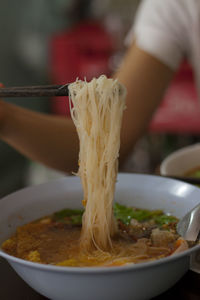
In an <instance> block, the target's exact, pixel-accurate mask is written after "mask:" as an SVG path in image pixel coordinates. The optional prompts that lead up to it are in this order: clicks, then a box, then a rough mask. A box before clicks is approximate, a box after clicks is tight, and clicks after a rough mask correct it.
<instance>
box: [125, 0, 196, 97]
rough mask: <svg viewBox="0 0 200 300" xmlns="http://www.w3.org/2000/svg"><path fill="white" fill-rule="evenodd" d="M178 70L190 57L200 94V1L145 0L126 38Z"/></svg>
mask: <svg viewBox="0 0 200 300" xmlns="http://www.w3.org/2000/svg"><path fill="white" fill-rule="evenodd" d="M133 39H135V41H136V44H137V46H138V47H139V48H141V49H142V50H144V51H146V52H147V53H149V54H151V55H152V56H154V57H156V58H157V59H159V60H160V61H162V62H163V63H164V64H166V65H168V66H169V67H170V68H172V69H173V70H176V69H177V68H178V66H179V64H180V62H181V61H182V60H183V58H185V57H187V59H188V61H189V62H190V63H191V65H192V66H193V69H194V72H195V77H196V83H197V87H198V91H199V94H200V0H143V2H142V3H141V5H140V7H139V10H138V13H137V16H136V19H135V22H134V25H133V27H132V29H131V30H130V32H129V34H128V36H127V39H126V41H127V42H128V43H129V44H130V43H131V42H132V41H133Z"/></svg>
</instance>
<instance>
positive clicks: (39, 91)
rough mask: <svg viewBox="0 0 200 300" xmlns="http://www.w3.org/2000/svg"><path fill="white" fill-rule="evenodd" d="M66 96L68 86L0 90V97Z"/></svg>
mask: <svg viewBox="0 0 200 300" xmlns="http://www.w3.org/2000/svg"><path fill="white" fill-rule="evenodd" d="M52 96H68V84H64V85H38V86H17V87H5V88H0V97H3V98H5V97H52Z"/></svg>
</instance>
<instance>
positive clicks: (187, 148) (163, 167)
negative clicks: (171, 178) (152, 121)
mask: <svg viewBox="0 0 200 300" xmlns="http://www.w3.org/2000/svg"><path fill="white" fill-rule="evenodd" d="M198 148H200V143H195V144H192V145H189V146H185V147H182V148H180V149H178V150H176V151H173V152H172V153H171V154H169V155H168V156H166V158H164V160H163V161H162V162H161V164H160V173H161V175H170V174H168V172H167V171H166V166H167V164H168V163H169V162H170V161H171V160H172V159H176V158H177V157H179V155H182V154H183V153H185V152H186V153H187V152H188V151H193V150H194V151H195V150H196V149H198Z"/></svg>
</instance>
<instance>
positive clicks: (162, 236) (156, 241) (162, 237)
mask: <svg viewBox="0 0 200 300" xmlns="http://www.w3.org/2000/svg"><path fill="white" fill-rule="evenodd" d="M176 239H177V235H176V234H174V233H172V232H170V231H167V230H160V229H158V228H156V229H153V230H152V233H151V241H152V244H153V246H156V247H168V246H169V245H170V244H173V243H174V242H175V240H176Z"/></svg>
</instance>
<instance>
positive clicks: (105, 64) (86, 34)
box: [50, 22, 114, 115]
mask: <svg viewBox="0 0 200 300" xmlns="http://www.w3.org/2000/svg"><path fill="white" fill-rule="evenodd" d="M113 49H114V47H113V40H112V38H111V36H110V34H109V33H108V32H107V31H106V30H105V29H104V28H103V27H102V26H101V25H100V24H99V23H93V22H88V23H81V24H78V25H77V26H76V27H74V28H72V29H71V30H70V31H67V32H63V33H60V34H57V35H56V36H54V37H53V38H52V42H51V49H50V69H51V70H50V73H51V78H52V81H53V83H55V84H65V83H70V82H73V81H75V80H76V79H77V78H79V79H85V78H86V79H87V80H91V79H92V78H93V77H98V76H100V75H101V74H105V75H107V76H109V75H110V68H109V60H110V57H111V55H112V53H113ZM51 104H52V105H51V106H52V111H53V112H54V113H56V114H60V115H66V114H67V115H69V103H68V99H67V97H62V98H61V97H55V98H53V99H52V101H51Z"/></svg>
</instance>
